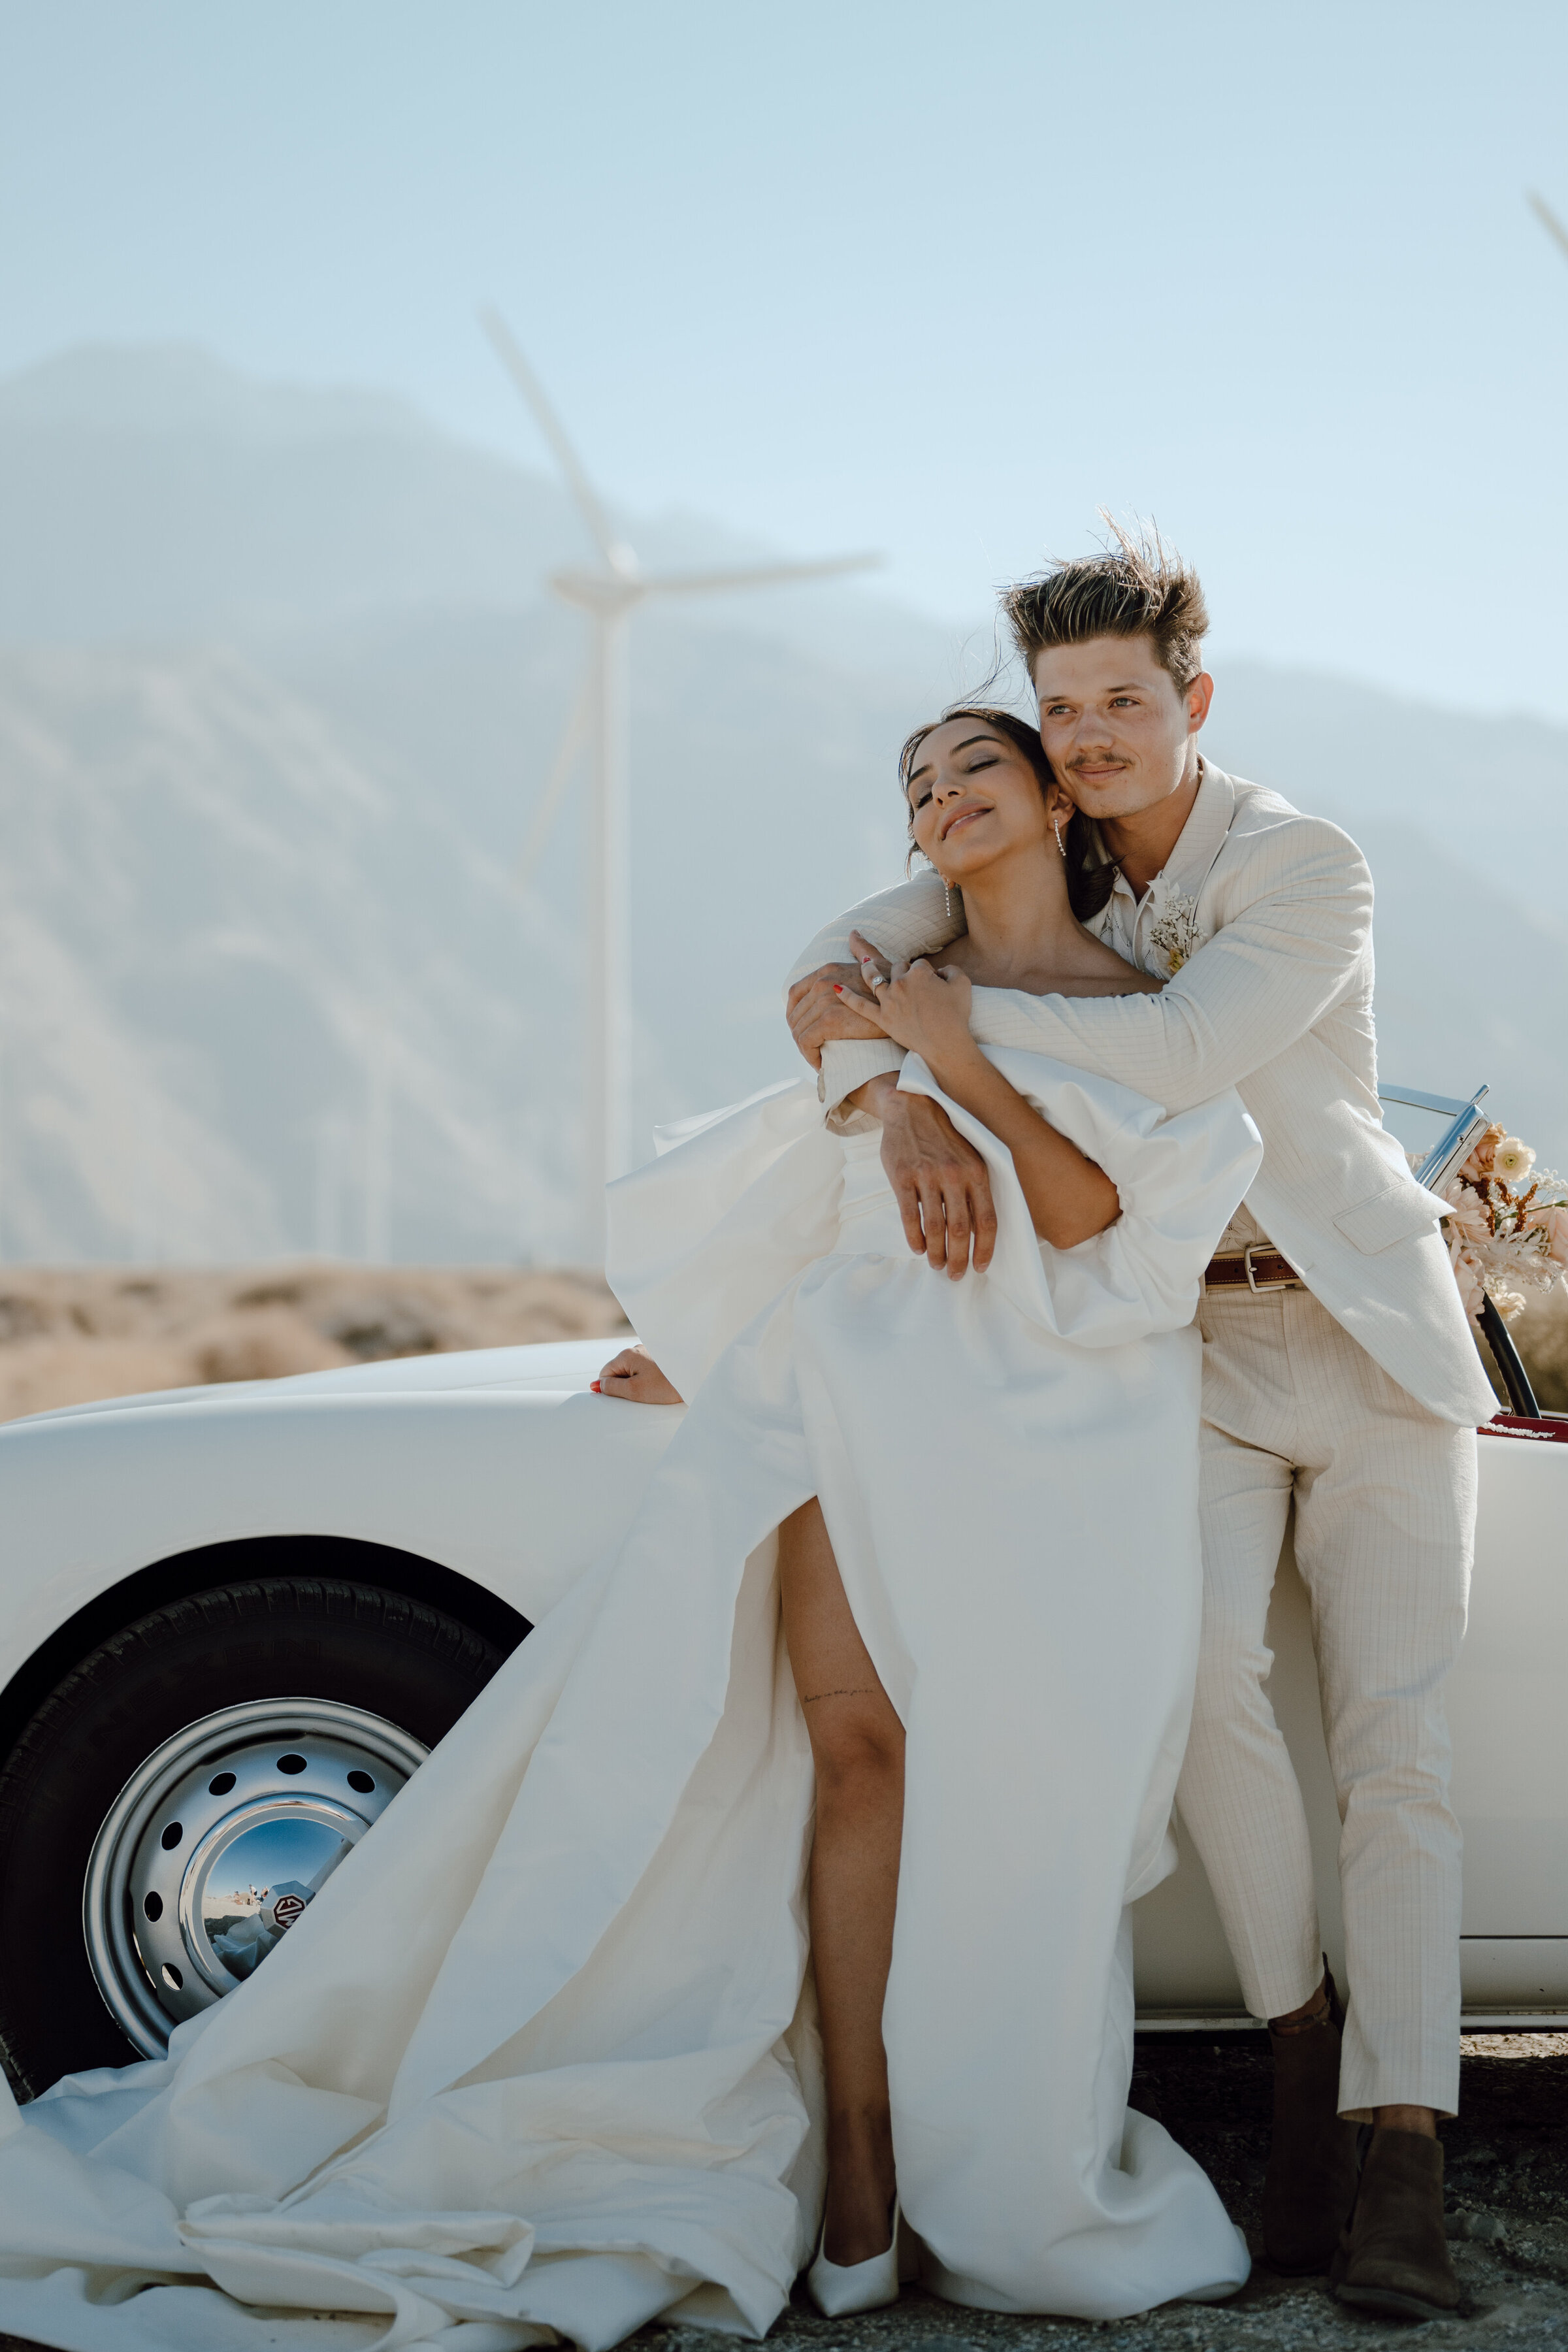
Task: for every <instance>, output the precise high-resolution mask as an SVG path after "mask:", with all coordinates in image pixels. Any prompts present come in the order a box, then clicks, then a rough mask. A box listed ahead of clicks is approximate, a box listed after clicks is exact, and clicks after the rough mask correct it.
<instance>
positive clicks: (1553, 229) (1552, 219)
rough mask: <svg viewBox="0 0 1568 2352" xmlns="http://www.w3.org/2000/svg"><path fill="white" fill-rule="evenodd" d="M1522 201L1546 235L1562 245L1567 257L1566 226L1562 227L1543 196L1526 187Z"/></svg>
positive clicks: (1567, 240) (1567, 236)
mask: <svg viewBox="0 0 1568 2352" xmlns="http://www.w3.org/2000/svg"><path fill="white" fill-rule="evenodd" d="M1524 201H1525V203H1526V204H1527V205H1529V206H1530V209H1531V212H1532V213H1533V214H1534V215H1535V217H1536V219H1537V220H1538V221H1539V222H1540V223H1541V226H1542V228H1543V229H1544V230H1545V231H1546V234H1547V236H1549V237H1551V238H1552V239H1553V240H1554V241H1555V243H1557V244H1558V245H1560V246H1561V247H1562V248H1563V255H1564V257H1568V228H1564V227H1563V224H1562V222H1561V221H1560V220H1559V219H1558V217H1557V215H1556V214H1555V213H1554V212H1553V211H1552V207H1551V205H1549V204H1548V203H1547V201H1546V199H1545V197H1544V196H1538V195H1537V194H1536V193H1535V190H1534V189H1533V188H1526V190H1525V192H1524Z"/></svg>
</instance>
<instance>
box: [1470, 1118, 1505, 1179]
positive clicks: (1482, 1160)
mask: <svg viewBox="0 0 1568 2352" xmlns="http://www.w3.org/2000/svg"><path fill="white" fill-rule="evenodd" d="M1503 1132H1504V1130H1503V1129H1501V1128H1500V1127H1499V1126H1497V1125H1496V1123H1495V1122H1494V1123H1493V1125H1492V1126H1490V1127H1489V1128H1487V1129H1485V1130H1484V1131H1483V1132H1482V1133H1481V1134H1480V1135H1479V1136H1478V1137H1477V1139H1476V1140H1475V1143H1474V1144H1473V1145H1472V1147H1471V1150H1470V1156H1469V1158H1468V1160H1466V1162H1465V1164H1464V1166H1463V1168H1462V1169H1461V1170H1460V1171H1459V1173H1460V1174H1461V1176H1474V1177H1476V1178H1477V1179H1479V1178H1481V1177H1485V1176H1489V1175H1490V1174H1491V1172H1492V1161H1493V1160H1494V1159H1495V1158H1496V1156H1497V1148H1498V1145H1499V1144H1500V1142H1501V1141H1502V1139H1503Z"/></svg>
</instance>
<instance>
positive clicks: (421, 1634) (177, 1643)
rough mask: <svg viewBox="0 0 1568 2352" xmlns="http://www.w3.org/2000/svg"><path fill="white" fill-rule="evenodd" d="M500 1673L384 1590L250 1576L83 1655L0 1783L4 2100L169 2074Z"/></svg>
mask: <svg viewBox="0 0 1568 2352" xmlns="http://www.w3.org/2000/svg"><path fill="white" fill-rule="evenodd" d="M501 1656H502V1654H501V1652H500V1650H499V1649H498V1648H497V1647H496V1646H495V1644H494V1643H491V1642H489V1641H487V1640H486V1639H485V1638H484V1637H483V1636H482V1635H480V1634H479V1633H474V1632H473V1631H472V1630H471V1629H470V1628H469V1627H468V1626H466V1625H462V1624H459V1623H458V1622H457V1621H456V1620H455V1619H454V1618H451V1617H448V1616H446V1615H444V1614H443V1613H442V1612H441V1611H439V1610H437V1609H433V1608H429V1607H427V1606H426V1604H425V1603H423V1602H421V1601H410V1600H407V1599H405V1597H404V1596H403V1595H401V1594H399V1593H394V1592H384V1591H379V1590H377V1589H376V1588H374V1587H373V1586H369V1585H362V1584H354V1583H350V1582H346V1581H342V1582H340V1581H338V1580H336V1579H331V1578H293V1577H288V1578H284V1577H279V1578H267V1577H263V1578H258V1579H256V1580H253V1581H246V1582H243V1583H235V1584H225V1585H220V1586H217V1587H216V1588H214V1589H213V1590H211V1591H205V1592H197V1593H193V1594H192V1595H190V1596H189V1597H188V1598H187V1599H184V1600H181V1601H171V1602H170V1603H169V1604H168V1605H167V1606H166V1607H164V1608H162V1609H156V1610H153V1612H151V1613H150V1614H149V1615H147V1616H144V1617H141V1618H138V1619H137V1621H136V1622H134V1623H133V1624H131V1625H128V1626H126V1627H125V1629H124V1630H123V1632H121V1633H116V1634H114V1635H113V1636H112V1637H111V1638H110V1640H109V1641H106V1642H104V1643H101V1644H100V1646H99V1647H98V1648H97V1649H96V1650H94V1651H93V1652H92V1653H91V1654H90V1655H89V1656H88V1657H85V1658H83V1659H82V1660H81V1662H80V1664H79V1665H77V1666H76V1667H74V1668H73V1669H72V1671H71V1673H69V1674H68V1675H67V1676H66V1677H65V1679H64V1681H63V1682H61V1683H60V1684H59V1685H58V1687H57V1688H56V1689H55V1690H54V1691H52V1692H51V1693H50V1695H49V1696H48V1697H47V1699H46V1700H45V1701H44V1704H43V1705H42V1706H40V1707H39V1708H38V1710H37V1714H36V1715H35V1716H34V1717H32V1719H31V1721H30V1722H29V1723H28V1724H27V1726H26V1729H25V1730H24V1731H23V1733H22V1735H21V1737H20V1738H19V1739H18V1740H17V1742H16V1747H15V1748H13V1749H12V1751H11V1753H10V1755H9V1756H8V1757H7V1758H6V1759H5V1764H4V1767H3V1768H0V2053H3V2054H4V2057H5V2062H6V2065H7V2070H8V2072H9V2073H10V2074H11V2075H12V2078H13V2080H14V2082H15V2083H16V2087H17V2089H18V2091H19V2092H21V2093H22V2094H23V2095H27V2096H36V2095H37V2093H38V2092H39V2091H42V2090H44V2089H46V2088H47V2085H48V2084H50V2083H52V2082H54V2081H55V2080H56V2079H57V2078H58V2076H59V2075H61V2074H68V2073H77V2072H79V2071H80V2070H81V2069H82V2068H84V2067H89V2066H105V2065H107V2066H122V2065H125V2064H126V2063H129V2062H130V2061H131V2060H132V2058H136V2057H157V2056H161V2055H162V2054H163V2048H164V2046H165V2044H166V2042H167V2040H168V2037H169V2034H170V2032H171V2031H172V2030H173V2028H174V2026H175V2025H176V2024H177V2023H179V2021H181V2020H182V2019H184V2018H187V2017H194V2016H196V2015H197V2014H198V2013H199V2012H200V2011H202V2010H204V2009H207V2008H210V2007H211V2006H212V2004H213V2003H214V2002H215V2001H217V2000H222V1998H223V1997H224V1995H225V1993H226V1992H229V1991H232V1990H233V1989H234V1987H235V1985H237V1984H238V1983H242V1982H243V1981H244V1980H245V1979H246V1978H247V1976H248V1975H250V1974H251V1973H252V1971H253V1970H254V1969H256V1968H257V1967H258V1965H259V1964H260V1962H261V1960H262V1959H264V1958H266V1955H267V1953H268V1951H269V1950H270V1949H271V1948H273V1946H274V1945H275V1944H276V1943H277V1941H278V1940H279V1937H280V1936H282V1935H284V1934H286V1933H287V1932H288V1929H289V1927H291V1926H292V1924H293V1922H294V1920H295V1919H297V1918H298V1917H299V1916H300V1912H301V1911H302V1910H303V1909H304V1907H305V1906H306V1904H307V1903H309V1902H310V1898H311V1896H312V1895H314V1894H315V1893H316V1892H317V1891H318V1889H319V1888H320V1887H321V1885H322V1884H323V1883H324V1881H325V1880H326V1879H327V1878H328V1877H329V1876H330V1874H331V1871H332V1870H333V1869H334V1868H335V1867H336V1865H337V1864H338V1863H339V1862H340V1861H341V1860H342V1856H343V1855H344V1854H345V1853H347V1852H348V1851H349V1849H350V1847H351V1846H353V1845H354V1844H355V1843H357V1842H358V1840H359V1839H360V1838H361V1837H362V1836H363V1834H364V1832H365V1831H366V1830H367V1829H368V1828H369V1827H370V1825H371V1823H372V1822H374V1820H375V1819H376V1818H377V1816H378V1815H379V1814H380V1813H381V1812H382V1811H384V1809H385V1807H386V1806H387V1805H388V1804H390V1802H391V1801H392V1799H393V1798H394V1797H395V1795H396V1793H397V1791H398V1790H399V1789H400V1788H401V1787H402V1786H403V1785H404V1783H405V1781H406V1780H407V1779H408V1777H409V1775H410V1773H412V1772H413V1771H414V1770H415V1769H416V1768H417V1766H418V1765H419V1763H420V1762H421V1760H422V1759H423V1758H424V1757H425V1756H426V1753H427V1752H428V1751H429V1749H430V1748H433V1747H434V1746H435V1744H436V1742H437V1740H438V1739H439V1738H441V1737H442V1736H443V1734H444V1733H445V1732H447V1730H449V1729H450V1727H451V1726H452V1725H453V1724H454V1723H455V1722H456V1721H457V1719H458V1716H460V1715H461V1714H462V1712H463V1710H464V1709H465V1707H467V1706H468V1705H469V1703H470V1702H471V1701H472V1700H473V1699H474V1698H475V1697H476V1696H478V1694H479V1692H480V1691H481V1690H482V1689H483V1688H484V1685H485V1684H486V1683H487V1682H488V1681H489V1678H490V1676H491V1675H493V1674H494V1672H495V1670H496V1668H497V1667H498V1666H499V1665H500V1663H501Z"/></svg>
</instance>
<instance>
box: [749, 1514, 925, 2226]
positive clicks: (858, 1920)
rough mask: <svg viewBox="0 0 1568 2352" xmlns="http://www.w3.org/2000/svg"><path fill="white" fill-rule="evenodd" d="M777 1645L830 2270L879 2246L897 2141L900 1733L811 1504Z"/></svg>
mask: <svg viewBox="0 0 1568 2352" xmlns="http://www.w3.org/2000/svg"><path fill="white" fill-rule="evenodd" d="M779 1581H780V1585H781V1589H782V1596H783V1605H784V1639H785V1641H786V1642H787V1643H788V1644H789V1654H790V1664H791V1665H792V1667H793V1668H794V1671H795V1689H796V1690H797V1691H798V1693H799V1694H800V1703H801V1706H802V1707H803V1708H804V1710H805V1722H806V1729H807V1730H808V1732H809V1733H810V1735H811V1752H812V1755H813V1758H814V1759H815V1761H816V1843H815V1844H814V1846H813V1848H812V1856H811V1950H812V1959H813V1963H814V1965H815V1967H816V1991H817V1999H818V2001H819V2003H820V2005H821V2011H822V2048H823V2057H824V2060H825V2062H826V2070H827V2214H826V2221H827V2239H826V2249H825V2251H826V2255H827V2259H828V2261H829V2262H831V2263H844V2264H848V2263H864V2262H869V2260H870V2258H871V2256H872V2255H873V2254H879V2253H880V2252H882V2251H883V2250H884V2248H885V2247H886V2245H887V2243H888V2218H889V2210H890V2209H891V2206H892V2201H893V2188H894V2178H893V2134H892V2124H891V2120H890V2117H889V2109H888V2060H887V2053H886V2052H885V2051H884V2049H883V2047H882V2000H883V1996H884V1994H885V1993H886V1990H887V1985H888V1968H889V1962H890V1960H891V1958H892V1952H893V1911H894V1907H895V1905H896V1903H897V1901H898V1892H899V1845H900V1838H901V1836H902V1834H903V1822H904V1730H903V1726H902V1724H901V1723H900V1721H899V1718H898V1716H897V1714H896V1713H895V1712H894V1709H893V1706H892V1704H891V1702H890V1701H889V1697H888V1695H887V1693H886V1691H885V1690H884V1689H883V1688H882V1685H881V1683H880V1682H879V1679H878V1676H877V1670H876V1668H875V1666H873V1664H871V1657H870V1653H869V1652H868V1649H867V1647H866V1644H865V1643H864V1642H863V1641H862V1640H861V1639H860V1634H859V1631H858V1627H857V1625H856V1623H855V1620H854V1617H853V1616H852V1615H851V1613H850V1609H849V1603H848V1601H847V1600H846V1599H845V1597H844V1586H843V1583H842V1582H841V1580H840V1578H839V1574H838V1562H837V1559H835V1558H834V1556H833V1547H832V1545H831V1544H830V1543H829V1541H828V1539H827V1528H826V1525H825V1523H824V1520H823V1517H822V1512H821V1509H820V1507H819V1506H818V1505H817V1503H816V1500H815V1499H813V1500H812V1501H811V1502H809V1503H805V1504H803V1505H802V1507H801V1508H800V1509H799V1510H798V1511H796V1512H795V1514H794V1515H793V1517H790V1518H787V1519H786V1520H785V1521H784V1525H783V1526H782V1527H781V1528H780V1529H779Z"/></svg>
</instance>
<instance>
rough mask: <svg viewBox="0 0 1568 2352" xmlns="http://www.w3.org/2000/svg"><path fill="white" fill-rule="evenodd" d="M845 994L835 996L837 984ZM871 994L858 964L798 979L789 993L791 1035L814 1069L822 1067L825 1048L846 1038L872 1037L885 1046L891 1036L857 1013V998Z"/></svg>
mask: <svg viewBox="0 0 1568 2352" xmlns="http://www.w3.org/2000/svg"><path fill="white" fill-rule="evenodd" d="M836 983H837V986H838V987H839V988H841V989H842V990H843V991H844V993H843V995H842V996H838V995H836V994H835V993H834V989H835V984H836ZM868 995H869V992H868V989H867V986H866V982H865V979H864V976H863V975H862V973H861V970H860V967H859V965H858V963H825V964H824V965H823V966H822V967H821V969H820V970H819V971H810V972H807V974H806V976H805V979H804V980H797V981H796V982H795V986H794V987H793V988H792V989H791V990H790V992H789V1026H790V1034H791V1036H792V1037H793V1038H794V1039H795V1044H796V1045H798V1047H799V1048H800V1050H801V1052H802V1053H803V1054H804V1055H805V1058H806V1060H807V1061H808V1062H809V1063H810V1064H811V1066H812V1068H813V1069H814V1070H820V1069H821V1067H822V1049H823V1047H824V1045H836V1044H838V1043H840V1042H841V1041H843V1040H846V1039H852V1038H870V1039H872V1040H874V1041H875V1042H876V1043H877V1044H878V1045H886V1044H887V1042H888V1033H887V1031H886V1030H885V1029H879V1028H878V1027H877V1025H876V1024H875V1022H872V1021H868V1020H867V1019H866V1017H865V1015H864V1014H863V1013H857V1012H856V1010H855V1003H856V1001H857V999H858V1000H859V1001H860V1002H862V1003H865V1002H866V1001H867V1000H868Z"/></svg>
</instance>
